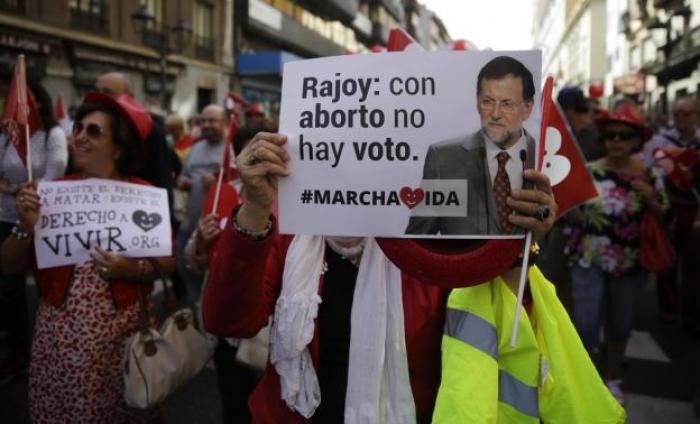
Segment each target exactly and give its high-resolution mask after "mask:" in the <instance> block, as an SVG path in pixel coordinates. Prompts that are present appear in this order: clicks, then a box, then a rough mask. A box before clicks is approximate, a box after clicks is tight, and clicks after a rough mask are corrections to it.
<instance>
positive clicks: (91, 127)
mask: <svg viewBox="0 0 700 424" xmlns="http://www.w3.org/2000/svg"><path fill="white" fill-rule="evenodd" d="M83 130H85V134H87V136H88V137H90V138H100V137H101V136H102V135H103V134H104V133H105V132H104V130H103V129H102V127H100V126H99V125H97V124H95V123H90V124H87V125H85V124H83V123H82V122H76V123H74V124H73V136H74V137H75V136H77V135H78V134H80V133H81V132H83Z"/></svg>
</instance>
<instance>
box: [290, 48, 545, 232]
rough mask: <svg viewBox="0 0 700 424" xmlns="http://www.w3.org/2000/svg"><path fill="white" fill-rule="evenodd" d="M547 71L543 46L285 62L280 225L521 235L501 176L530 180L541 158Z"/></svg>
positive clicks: (517, 183) (518, 183) (513, 184)
mask: <svg viewBox="0 0 700 424" xmlns="http://www.w3.org/2000/svg"><path fill="white" fill-rule="evenodd" d="M540 74H541V54H540V52H538V51H512V52H494V51H487V52H469V53H465V52H452V51H442V52H405V53H387V54H379V55H370V54H367V55H353V56H342V57H331V58H322V59H313V60H305V61H298V62H292V63H287V64H285V68H284V78H283V85H282V108H281V114H280V133H282V134H285V135H287V136H288V143H287V146H286V148H287V149H288V151H289V154H290V156H291V160H290V163H289V167H290V172H291V175H290V176H289V177H287V178H282V179H281V180H280V186H279V222H280V231H281V232H283V233H293V234H325V235H345V236H386V237H436V236H437V237H445V238H455V237H456V238H483V237H489V238H494V237H511V238H512V237H522V236H523V234H524V233H523V232H521V231H518V229H517V228H516V229H511V228H509V227H508V226H507V225H505V224H503V221H502V218H503V216H505V217H507V214H508V213H509V212H508V210H507V209H505V207H504V206H503V204H504V203H505V202H504V199H505V197H507V189H508V188H507V186H504V185H503V182H504V181H507V182H509V184H510V188H511V189H512V188H520V187H522V186H523V179H522V170H523V169H524V168H533V167H534V164H535V159H536V157H537V154H538V152H537V151H536V149H537V143H536V142H535V140H538V139H539V127H540V119H541V117H540V114H541V113H540V105H539V98H540V94H539V87H540ZM480 75H481V77H480ZM477 87H479V89H478V90H477ZM501 150H505V151H506V152H507V153H509V159H508V161H507V162H505V166H504V171H500V167H499V163H498V161H497V158H496V156H497V153H498V152H499V151H501ZM499 172H501V174H500V175H499ZM504 173H505V174H507V175H505V174H504ZM497 177H498V178H497ZM504 187H506V188H504Z"/></svg>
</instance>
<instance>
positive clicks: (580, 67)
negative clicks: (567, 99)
mask: <svg viewBox="0 0 700 424" xmlns="http://www.w3.org/2000/svg"><path fill="white" fill-rule="evenodd" d="M534 19H535V22H534V25H533V40H534V42H535V48H538V49H541V50H542V60H543V63H542V69H543V71H544V73H545V74H550V75H552V76H554V78H555V81H556V84H557V87H562V86H564V85H578V86H581V87H582V88H583V89H584V90H586V89H589V88H591V87H594V86H598V85H600V84H602V82H603V81H604V79H605V75H606V70H607V64H606V60H605V55H604V54H602V52H604V51H605V36H606V2H605V0H537V1H536V2H535V13H534Z"/></svg>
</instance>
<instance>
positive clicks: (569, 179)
mask: <svg viewBox="0 0 700 424" xmlns="http://www.w3.org/2000/svg"><path fill="white" fill-rule="evenodd" d="M553 85H554V81H553V79H552V77H551V76H549V77H547V80H546V82H545V84H544V89H543V90H542V126H541V128H540V157H539V160H538V165H537V169H539V170H541V171H542V172H543V173H544V174H545V175H547V176H548V177H549V181H550V183H551V184H552V192H553V193H554V200H556V202H557V205H558V206H559V216H561V215H562V214H563V213H565V212H566V211H568V210H569V209H571V208H573V207H575V206H578V205H580V204H581V203H584V202H586V201H587V200H589V199H593V198H594V197H597V196H598V190H597V189H596V187H595V184H594V183H593V178H592V177H591V174H590V173H589V172H588V169H587V168H586V161H585V159H584V158H583V154H582V153H581V150H580V149H579V147H578V145H577V144H576V141H575V139H574V137H573V135H572V134H571V131H570V130H569V127H568V126H567V124H566V122H565V121H564V118H563V116H562V113H561V111H560V110H559V108H558V106H557V105H556V104H555V103H554V101H553V100H552V86H553Z"/></svg>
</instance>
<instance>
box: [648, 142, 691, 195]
mask: <svg viewBox="0 0 700 424" xmlns="http://www.w3.org/2000/svg"><path fill="white" fill-rule="evenodd" d="M654 162H656V163H657V164H658V165H659V166H661V168H663V170H664V172H665V173H666V175H667V176H668V179H669V180H670V181H671V183H673V185H674V186H676V187H677V188H679V189H681V190H683V191H691V190H692V189H693V176H692V174H691V170H692V169H693V167H695V165H697V164H698V162H700V154H698V152H697V151H695V150H693V149H688V148H682V147H675V146H668V147H661V148H658V149H655V150H654Z"/></svg>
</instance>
